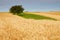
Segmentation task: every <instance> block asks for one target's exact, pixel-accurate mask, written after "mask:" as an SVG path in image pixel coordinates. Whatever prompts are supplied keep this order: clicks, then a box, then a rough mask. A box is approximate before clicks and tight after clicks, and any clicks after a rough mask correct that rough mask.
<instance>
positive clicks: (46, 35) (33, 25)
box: [0, 12, 60, 40]
mask: <svg viewBox="0 0 60 40" xmlns="http://www.w3.org/2000/svg"><path fill="white" fill-rule="evenodd" d="M44 15H45V14H44ZM47 15H48V14H47ZM50 16H51V15H50ZM53 16H54V15H53ZM54 18H55V16H54ZM56 19H58V18H56ZM59 20H60V16H59V19H58V21H54V20H34V19H25V18H22V17H19V16H17V15H12V14H10V13H2V12H1V13H0V40H60V21H59Z"/></svg>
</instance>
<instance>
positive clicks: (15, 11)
mask: <svg viewBox="0 0 60 40" xmlns="http://www.w3.org/2000/svg"><path fill="white" fill-rule="evenodd" d="M9 11H10V12H11V13H13V14H17V15H18V14H21V13H23V11H24V8H23V7H22V5H15V6H12V7H11V8H10V10H9Z"/></svg>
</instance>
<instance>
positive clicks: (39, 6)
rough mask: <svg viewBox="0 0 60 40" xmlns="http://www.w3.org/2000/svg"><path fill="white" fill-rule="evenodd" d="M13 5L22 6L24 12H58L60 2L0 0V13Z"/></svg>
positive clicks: (58, 0) (52, 0)
mask: <svg viewBox="0 0 60 40" xmlns="http://www.w3.org/2000/svg"><path fill="white" fill-rule="evenodd" d="M14 5H23V7H24V8H25V11H39V12H45V11H60V0H0V12H7V11H9V9H10V7H11V6H14Z"/></svg>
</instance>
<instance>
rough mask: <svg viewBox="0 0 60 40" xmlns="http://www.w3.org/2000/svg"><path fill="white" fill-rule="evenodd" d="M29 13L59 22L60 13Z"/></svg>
mask: <svg viewBox="0 0 60 40" xmlns="http://www.w3.org/2000/svg"><path fill="white" fill-rule="evenodd" d="M29 13H31V14H36V15H42V16H46V17H50V18H54V19H57V20H60V12H29Z"/></svg>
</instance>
